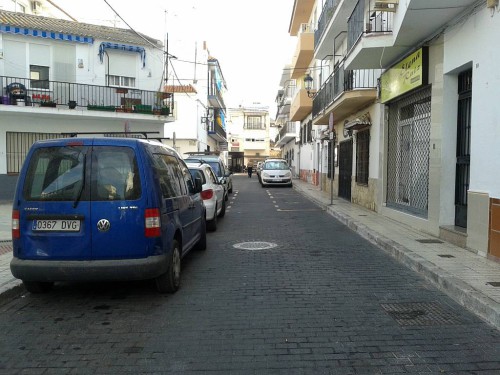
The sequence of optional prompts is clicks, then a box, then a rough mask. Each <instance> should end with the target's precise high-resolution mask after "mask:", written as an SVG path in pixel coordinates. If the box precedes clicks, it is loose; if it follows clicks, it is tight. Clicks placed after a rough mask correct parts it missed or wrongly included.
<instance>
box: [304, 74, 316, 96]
mask: <svg viewBox="0 0 500 375" xmlns="http://www.w3.org/2000/svg"><path fill="white" fill-rule="evenodd" d="M304 87H305V89H306V90H307V96H308V97H310V98H314V95H315V93H313V92H311V89H312V87H313V77H311V76H310V75H309V73H307V74H306V76H305V77H304Z"/></svg>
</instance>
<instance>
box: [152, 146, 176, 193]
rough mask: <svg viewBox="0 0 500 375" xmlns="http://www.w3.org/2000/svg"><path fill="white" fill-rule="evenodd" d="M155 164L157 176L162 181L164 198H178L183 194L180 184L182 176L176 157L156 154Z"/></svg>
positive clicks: (154, 157)
mask: <svg viewBox="0 0 500 375" xmlns="http://www.w3.org/2000/svg"><path fill="white" fill-rule="evenodd" d="M153 164H154V170H155V172H156V176H157V178H158V180H159V181H160V188H161V192H162V195H163V197H164V198H173V197H178V196H181V195H182V194H183V189H182V188H181V184H180V176H181V175H182V173H181V171H180V168H179V162H178V161H177V159H176V158H175V157H174V156H170V155H163V154H154V155H153Z"/></svg>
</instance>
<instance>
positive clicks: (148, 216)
mask: <svg viewBox="0 0 500 375" xmlns="http://www.w3.org/2000/svg"><path fill="white" fill-rule="evenodd" d="M144 226H145V230H144V235H145V236H146V237H160V235H161V223H160V210H159V209H158V208H147V209H146V211H145V213H144Z"/></svg>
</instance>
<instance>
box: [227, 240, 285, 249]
mask: <svg viewBox="0 0 500 375" xmlns="http://www.w3.org/2000/svg"><path fill="white" fill-rule="evenodd" d="M276 246H278V244H275V243H272V242H263V241H253V242H240V243H237V244H235V245H233V247H235V248H237V249H243V250H267V249H272V248H274V247H276Z"/></svg>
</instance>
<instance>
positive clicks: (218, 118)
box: [208, 108, 227, 147]
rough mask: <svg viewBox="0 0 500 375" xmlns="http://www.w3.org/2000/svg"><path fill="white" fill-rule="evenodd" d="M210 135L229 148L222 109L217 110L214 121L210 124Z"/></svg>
mask: <svg viewBox="0 0 500 375" xmlns="http://www.w3.org/2000/svg"><path fill="white" fill-rule="evenodd" d="M208 135H209V136H210V137H212V138H213V139H215V140H216V141H217V142H219V143H221V144H224V145H225V147H227V133H226V119H225V114H224V111H222V110H221V109H217V108H216V109H215V113H214V121H210V122H209V123H208Z"/></svg>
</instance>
